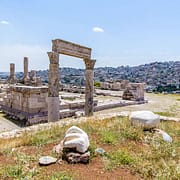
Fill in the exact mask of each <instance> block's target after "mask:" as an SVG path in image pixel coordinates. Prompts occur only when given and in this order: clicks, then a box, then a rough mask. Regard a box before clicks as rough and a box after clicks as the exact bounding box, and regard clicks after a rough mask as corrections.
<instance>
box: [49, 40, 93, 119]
mask: <svg viewBox="0 0 180 180" xmlns="http://www.w3.org/2000/svg"><path fill="white" fill-rule="evenodd" d="M52 43H53V46H52V52H48V56H49V60H50V65H49V92H48V96H49V97H59V54H64V55H69V56H74V57H78V58H82V59H83V60H84V62H85V65H86V91H85V93H86V95H85V114H86V115H87V116H90V115H93V107H94V103H93V93H94V65H95V62H96V61H95V60H91V48H87V47H85V46H81V45H79V44H75V43H72V42H68V41H64V40H61V39H55V40H52ZM50 102H51V100H50ZM52 102H53V101H52ZM54 103H57V100H55V101H54ZM51 106H52V104H51ZM54 107H57V104H54ZM48 111H51V112H48V119H49V121H57V120H58V119H57V118H58V115H57V109H52V107H50V103H49V106H48ZM58 114H59V113H58Z"/></svg>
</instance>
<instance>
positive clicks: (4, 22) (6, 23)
mask: <svg viewBox="0 0 180 180" xmlns="http://www.w3.org/2000/svg"><path fill="white" fill-rule="evenodd" d="M1 24H5V25H8V24H9V22H8V21H4V20H3V21H1Z"/></svg>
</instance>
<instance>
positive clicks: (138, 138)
mask: <svg viewBox="0 0 180 180" xmlns="http://www.w3.org/2000/svg"><path fill="white" fill-rule="evenodd" d="M78 126H79V127H80V128H82V129H83V130H84V131H85V132H87V134H88V135H89V139H90V142H91V145H90V148H89V150H90V152H91V162H90V163H93V159H94V158H95V157H96V154H95V153H94V151H95V148H96V147H102V148H104V149H105V150H106V153H104V154H103V155H102V156H101V157H100V158H101V159H102V161H103V163H104V169H105V170H106V171H111V170H115V171H116V168H119V167H123V168H126V169H128V170H130V171H131V173H132V174H136V175H138V176H140V177H142V178H144V179H159V178H161V179H179V178H180V176H179V173H180V164H178V163H179V157H180V154H179V152H180V149H179V148H180V124H179V123H177V122H162V123H161V125H160V128H161V129H163V130H165V131H166V132H167V133H169V135H170V136H171V137H172V138H173V142H172V143H167V142H164V141H163V140H162V137H161V136H159V135H155V134H154V133H153V132H149V131H146V132H144V131H143V130H142V129H138V128H134V127H132V126H131V125H130V123H129V121H128V119H127V118H122V117H116V118H110V119H105V120H89V121H87V122H83V123H81V124H78ZM68 128H69V126H64V127H58V126H54V127H52V128H51V129H48V130H44V131H39V132H37V133H35V134H28V133H25V134H24V135H23V137H21V138H12V139H9V140H8V143H7V140H1V141H0V154H1V156H3V157H5V158H11V159H13V160H14V161H15V162H16V165H15V166H14V165H12V164H5V163H2V164H1V165H0V168H1V170H0V178H1V179H2V178H5V177H8V178H12V179H13V178H16V179H23V178H35V179H40V178H42V175H43V173H44V172H43V170H42V169H41V168H40V167H39V166H38V165H35V166H34V168H32V167H31V166H32V164H33V163H35V162H37V161H38V158H39V157H40V156H41V155H42V152H40V151H39V153H37V154H33V155H29V154H26V153H22V152H21V151H20V150H15V151H14V150H13V148H16V149H18V147H20V148H21V147H23V146H26V147H27V146H28V147H29V148H31V147H34V146H35V147H41V149H42V151H45V147H47V146H48V145H49V144H52V143H58V142H59V141H60V140H62V139H63V136H64V133H65V131H66V130H67V129H68ZM28 147H27V149H28ZM27 164H28V165H29V166H27V167H26V166H25V165H27ZM57 166H58V165H57ZM25 167H26V168H25ZM85 168H86V167H85ZM49 173H50V172H49ZM74 176H76V177H77V176H78V175H77V174H76V175H74ZM63 177H64V179H73V175H72V174H69V171H68V172H67V171H66V169H65V170H64V172H63V173H60V172H58V171H57V172H53V173H52V172H51V173H50V174H49V175H48V179H61V178H62V179H63ZM77 179H78V178H77Z"/></svg>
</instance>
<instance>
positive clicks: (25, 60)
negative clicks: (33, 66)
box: [23, 57, 29, 81]
mask: <svg viewBox="0 0 180 180" xmlns="http://www.w3.org/2000/svg"><path fill="white" fill-rule="evenodd" d="M23 79H24V81H26V80H28V79H29V77H28V58H27V57H24V77H23Z"/></svg>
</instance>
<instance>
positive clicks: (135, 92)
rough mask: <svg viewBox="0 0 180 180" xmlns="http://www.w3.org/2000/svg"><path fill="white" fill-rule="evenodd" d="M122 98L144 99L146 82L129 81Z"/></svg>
mask: <svg viewBox="0 0 180 180" xmlns="http://www.w3.org/2000/svg"><path fill="white" fill-rule="evenodd" d="M122 99H124V100H135V101H143V100H144V84H143V83H129V84H128V86H127V88H126V90H125V91H124V93H123V96H122Z"/></svg>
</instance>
